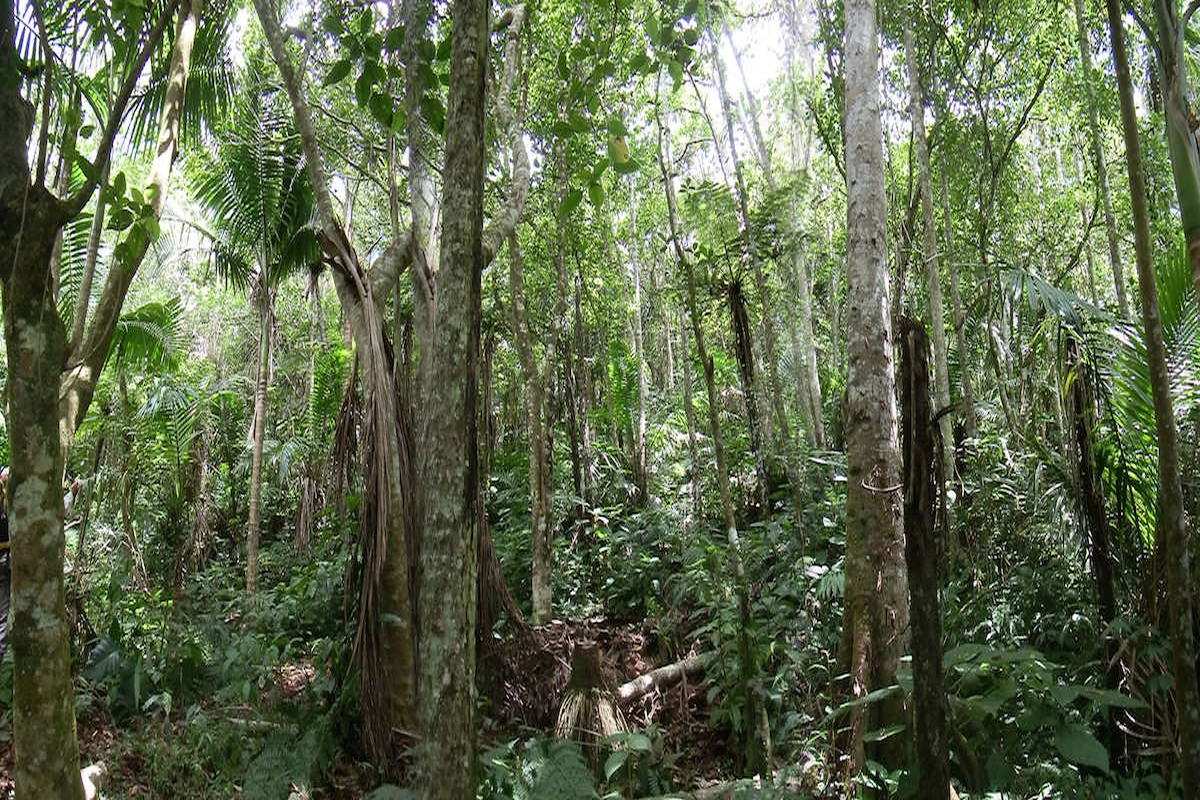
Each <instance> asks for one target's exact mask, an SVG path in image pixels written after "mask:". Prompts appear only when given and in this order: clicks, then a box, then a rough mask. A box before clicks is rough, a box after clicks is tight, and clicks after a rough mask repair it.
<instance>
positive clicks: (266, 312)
mask: <svg viewBox="0 0 1200 800" xmlns="http://www.w3.org/2000/svg"><path fill="white" fill-rule="evenodd" d="M261 269H263V270H265V269H266V266H265V265H263V266H262V267H261ZM272 291H273V290H272V289H271V288H270V287H268V286H267V285H266V283H265V278H262V279H260V280H259V285H258V299H257V303H256V305H257V306H258V374H257V375H256V377H255V379H254V420H253V428H252V429H251V431H252V432H251V449H250V512H249V520H248V521H247V523H246V596H247V597H248V598H253V597H254V592H255V590H256V589H257V587H258V540H259V532H260V530H261V527H262V461H263V441H264V440H265V439H266V431H267V384H268V383H269V382H270V371H271V307H272V305H273V303H272V297H271V292H272Z"/></svg>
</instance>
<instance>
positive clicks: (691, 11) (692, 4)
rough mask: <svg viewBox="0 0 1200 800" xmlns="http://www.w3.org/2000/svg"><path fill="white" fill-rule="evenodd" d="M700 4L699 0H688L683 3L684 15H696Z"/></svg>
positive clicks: (690, 16) (689, 16) (688, 16)
mask: <svg viewBox="0 0 1200 800" xmlns="http://www.w3.org/2000/svg"><path fill="white" fill-rule="evenodd" d="M699 5H700V2H699V0H688V1H687V2H686V3H684V4H683V16H685V17H687V18H688V19H691V18H692V17H694V16H696V7H697V6H699Z"/></svg>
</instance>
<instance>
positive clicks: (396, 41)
mask: <svg viewBox="0 0 1200 800" xmlns="http://www.w3.org/2000/svg"><path fill="white" fill-rule="evenodd" d="M403 46H404V26H403V25H394V26H392V27H391V28H389V29H388V32H387V38H385V39H384V40H383V49H384V50H387V51H388V52H389V53H394V52H396V51H397V50H399V49H400V48H401V47H403Z"/></svg>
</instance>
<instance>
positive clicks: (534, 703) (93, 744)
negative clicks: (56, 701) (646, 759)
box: [0, 618, 734, 800]
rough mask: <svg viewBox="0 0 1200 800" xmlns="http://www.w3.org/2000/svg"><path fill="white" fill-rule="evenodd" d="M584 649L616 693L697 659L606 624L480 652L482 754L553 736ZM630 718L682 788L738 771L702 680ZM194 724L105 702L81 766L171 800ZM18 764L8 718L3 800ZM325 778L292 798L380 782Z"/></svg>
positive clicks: (230, 717)
mask: <svg viewBox="0 0 1200 800" xmlns="http://www.w3.org/2000/svg"><path fill="white" fill-rule="evenodd" d="M579 644H589V645H593V646H595V647H597V648H598V649H599V651H600V654H601V665H602V671H603V677H604V680H605V683H606V685H607V686H608V687H609V688H615V687H617V686H619V685H620V684H621V683H624V682H625V681H628V680H630V679H632V678H635V677H637V676H639V675H642V674H644V673H646V672H649V671H650V670H652V669H654V668H655V667H658V666H662V665H663V664H667V663H670V662H672V661H676V660H679V659H681V658H683V657H685V656H686V655H688V654H687V653H666V652H662V651H663V649H664V648H663V646H662V642H661V641H660V640H659V639H658V637H657V636H655V635H654V634H653V633H651V632H649V630H648V629H647V627H646V626H645V625H641V624H636V623H621V622H613V621H609V620H605V619H601V618H592V619H586V620H582V621H578V622H564V621H561V620H555V621H553V622H551V623H550V624H548V625H544V626H540V627H536V628H528V629H526V630H524V631H522V632H520V633H516V634H513V635H510V636H508V637H505V638H504V639H497V640H495V641H494V642H493V643H491V644H490V646H485V647H481V648H480V654H479V659H480V664H479V669H480V676H481V704H482V714H481V736H480V746H481V749H482V750H484V751H486V750H488V749H490V748H492V747H496V746H499V745H502V744H504V743H506V742H511V741H513V740H516V739H523V738H527V737H529V736H532V735H538V734H542V735H546V734H548V733H549V732H550V731H552V730H553V729H554V723H555V720H556V718H557V715H558V706H559V703H560V701H561V698H562V694H563V690H564V688H565V687H566V685H567V681H568V679H569V677H570V671H571V668H570V664H571V652H572V649H573V648H574V647H575V646H577V645H579ZM314 675H315V670H314V669H313V666H312V665H311V664H308V663H303V662H300V663H295V664H288V665H285V666H283V667H281V668H280V669H278V670H276V672H275V682H274V684H272V685H268V686H266V687H264V689H263V690H262V691H261V692H260V694H259V696H258V698H257V700H256V702H255V703H253V704H252V705H247V706H245V707H244V708H243V709H240V711H244V712H245V718H252V717H253V716H254V715H255V713H256V712H262V711H265V710H269V709H271V708H272V707H274V706H277V705H278V704H279V703H280V702H281V701H282V700H287V699H289V698H293V697H296V696H298V695H300V694H301V693H303V692H304V691H305V690H306V689H307V688H308V684H309V683H310V682H311V681H312V680H313V677H314ZM622 711H623V713H624V716H625V721H626V723H627V725H628V726H629V727H630V728H631V729H639V730H646V729H650V728H652V729H654V730H656V731H657V732H658V733H659V734H660V735H661V737H662V742H663V748H664V751H665V752H667V753H670V754H672V758H671V764H672V773H673V775H674V777H675V780H676V782H677V784H678V785H693V784H696V783H710V782H713V781H716V780H720V779H721V778H722V777H723V775H725V774H726V773H727V772H728V770H729V769H730V767H731V766H732V758H733V752H734V751H733V745H732V743H731V742H729V741H728V738H727V736H726V735H725V734H723V733H722V732H720V731H717V732H714V731H712V730H711V728H710V726H709V724H708V709H707V704H706V698H705V692H704V690H703V688H702V687H701V685H700V683H699V682H697V681H693V682H689V681H687V680H686V679H685V680H684V681H683V682H681V683H678V684H676V685H674V686H672V687H669V688H667V689H666V690H664V691H661V692H660V691H653V692H650V693H649V694H647V695H645V696H643V697H642V698H640V699H638V700H636V701H634V702H633V703H632V704H630V705H629V706H627V707H625V708H623V709H622ZM224 712H225V714H226V719H225V720H224V721H225V723H226V724H229V725H238V724H244V723H245V721H246V719H245V718H243V717H242V716H241V715H235V714H231V713H229V709H228V708H226V709H224ZM211 713H212V714H213V715H214V716H215V717H216V719H217V720H220V716H219V714H220V713H221V710H219V709H216V708H214V709H212V710H211ZM234 717H237V719H234ZM218 724H220V723H219V722H218ZM187 725H188V721H187V719H186V718H185V715H183V714H179V713H175V714H174V715H172V716H171V717H168V718H167V719H166V720H164V719H162V718H159V719H153V720H152V719H138V720H134V721H132V722H130V723H119V722H118V721H117V720H115V719H114V718H113V717H112V715H111V714H109V713H108V712H107V710H106V709H105V707H104V705H103V703H91V704H88V705H86V707H84V708H83V709H82V710H81V711H80V713H79V717H78V720H77V726H78V741H79V748H80V762H81V763H82V764H84V765H89V764H100V763H103V764H104V767H105V777H104V780H103V790H102V796H103V797H109V798H140V797H144V798H154V797H166V796H168V795H166V794H164V793H163V791H162V784H163V780H162V775H161V772H162V766H163V765H162V763H161V762H160V761H159V759H160V755H161V752H162V748H163V747H166V748H169V747H170V746H171V742H173V741H180V740H181V737H182V734H183V733H184V728H185V727H186V726H187ZM247 735H249V732H248V733H247ZM12 767H13V742H12V725H11V717H9V718H8V721H0V800H8V798H11V797H12V796H13V784H12V779H11V777H10V776H11V775H12ZM325 778H326V782H325V785H324V786H322V787H320V788H319V789H317V790H314V791H313V792H312V793H311V794H306V793H303V792H300V791H298V790H297V791H296V793H294V794H293V795H292V797H295V798H311V800H351V799H352V798H361V797H363V796H364V795H365V794H367V793H368V792H369V791H370V789H371V788H372V787H373V786H374V785H375V783H376V782H377V778H376V777H375V775H374V771H373V769H372V768H371V767H370V766H369V765H367V764H365V763H362V762H360V761H358V760H356V759H355V758H354V757H352V756H351V755H350V754H347V753H338V755H337V757H336V758H335V759H334V761H333V763H332V765H331V766H330V768H329V770H328V772H327V774H326V776H325ZM156 787H158V788H156ZM295 788H296V787H293V789H295ZM239 796H240V795H239ZM231 800H232V798H231Z"/></svg>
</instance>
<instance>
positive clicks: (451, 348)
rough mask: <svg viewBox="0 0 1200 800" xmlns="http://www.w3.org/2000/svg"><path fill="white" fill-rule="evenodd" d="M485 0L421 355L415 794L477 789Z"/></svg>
mask: <svg viewBox="0 0 1200 800" xmlns="http://www.w3.org/2000/svg"><path fill="white" fill-rule="evenodd" d="M488 5H489V4H488V3H486V2H484V1H483V0H454V2H453V3H452V5H451V11H450V14H451V20H452V23H453V26H454V38H453V43H452V45H451V52H450V84H449V87H450V88H449V102H448V103H447V113H446V148H445V153H446V154H445V166H444V168H443V170H442V179H443V189H442V204H441V207H442V230H441V255H440V259H439V263H440V266H439V269H438V273H437V287H436V297H435V299H436V310H437V317H436V318H437V328H436V330H435V331H434V332H433V338H432V340H431V344H432V347H431V348H430V350H429V351H428V352H427V353H422V356H423V357H427V359H428V362H429V363H428V367H427V368H428V369H429V374H430V375H431V377H432V378H433V380H432V381H431V383H430V384H429V388H430V390H431V391H432V392H433V393H434V394H433V395H432V396H431V398H430V399H431V400H432V401H433V404H434V407H435V408H436V409H437V413H435V414H432V415H430V417H429V421H428V436H427V437H426V439H425V440H424V445H425V452H424V453H423V457H422V461H423V466H424V472H423V474H424V479H425V481H426V483H425V486H426V491H425V496H424V497H423V505H424V515H425V519H424V523H425V524H424V528H423V537H424V538H423V541H422V546H421V637H420V644H421V658H420V665H421V672H420V684H419V685H420V692H419V693H418V697H419V699H420V712H421V714H420V717H421V731H422V736H423V739H422V742H421V759H420V772H419V785H420V786H421V791H420V794H421V795H422V797H424V798H426V800H470V798H473V797H474V796H475V753H476V748H475V733H476V729H475V603H476V598H475V592H476V574H475V573H476V568H477V564H476V562H475V559H476V552H477V542H476V534H477V530H476V525H475V502H474V501H475V497H476V493H477V491H478V480H479V479H478V469H479V465H478V431H477V430H476V428H477V420H478V414H477V413H476V403H477V402H478V385H477V379H478V374H477V373H478V361H479V326H480V314H481V307H480V303H481V299H480V277H481V275H482V273H483V267H484V257H483V241H482V239H483V186H484V142H485V131H484V116H483V115H484V95H485V90H484V85H485V80H484V75H485V72H486V67H487V60H488Z"/></svg>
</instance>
